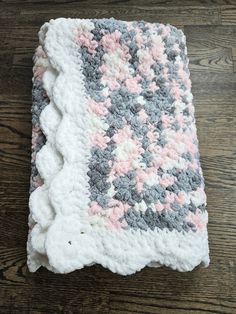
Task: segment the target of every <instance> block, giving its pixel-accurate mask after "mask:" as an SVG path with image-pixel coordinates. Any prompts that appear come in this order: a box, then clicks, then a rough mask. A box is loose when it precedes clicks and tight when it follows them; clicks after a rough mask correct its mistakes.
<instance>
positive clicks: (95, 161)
mask: <svg viewBox="0 0 236 314" xmlns="http://www.w3.org/2000/svg"><path fill="white" fill-rule="evenodd" d="M39 40H40V46H39V47H38V48H37V50H36V53H35V56H34V68H33V73H34V76H33V91H32V94H33V105H32V124H33V134H32V176H31V191H30V192H31V194H30V201H29V205H30V215H29V227H30V232H29V237H28V244H27V250H28V267H29V269H30V271H32V272H34V271H36V270H37V269H38V268H39V267H40V266H45V267H47V268H48V269H50V270H51V271H54V272H58V273H68V272H71V271H73V270H75V269H80V268H82V267H84V266H86V265H92V264H94V263H98V264H101V265H102V266H103V267H106V268H108V269H110V270H111V271H113V272H116V273H119V274H122V275H128V274H132V273H135V272H136V271H139V270H141V269H142V268H143V267H145V266H147V265H148V266H160V265H165V266H168V267H171V268H173V269H177V270H179V271H190V270H192V269H193V268H194V267H196V266H197V265H199V264H201V265H202V266H207V265H208V263H209V255H208V240H207V228H206V225H207V219H208V218H207V212H206V196H205V193H204V181H203V175H202V170H201V165H200V162H199V150H198V140H197V133H196V126H195V118H194V106H193V104H192V98H193V97H192V94H191V82H190V78H189V70H188V58H187V49H186V39H185V36H184V34H183V32H182V31H180V30H178V29H176V28H175V27H173V26H170V25H163V24H158V23H153V24H152V23H147V22H144V21H139V22H137V21H134V22H124V21H118V20H115V19H113V18H111V19H90V20H88V19H86V20H84V19H63V18H60V19H56V20H51V21H50V22H49V23H45V24H44V25H43V26H42V27H41V30H40V32H39Z"/></svg>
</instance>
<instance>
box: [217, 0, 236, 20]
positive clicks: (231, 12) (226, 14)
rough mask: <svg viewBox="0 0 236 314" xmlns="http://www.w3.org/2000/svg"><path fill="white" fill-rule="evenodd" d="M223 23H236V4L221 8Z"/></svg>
mask: <svg viewBox="0 0 236 314" xmlns="http://www.w3.org/2000/svg"><path fill="white" fill-rule="evenodd" d="M220 15H221V23H222V25H236V5H235V3H234V7H228V6H223V7H222V8H221V12H220Z"/></svg>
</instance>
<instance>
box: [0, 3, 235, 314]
mask: <svg viewBox="0 0 236 314" xmlns="http://www.w3.org/2000/svg"><path fill="white" fill-rule="evenodd" d="M61 16H64V17H80V18H94V17H96V18H101V17H111V16H113V17H115V18H119V19H123V20H132V19H144V20H146V21H150V22H154V21H155V22H162V23H171V24H173V25H175V26H177V27H180V28H182V29H183V30H184V32H185V34H186V36H187V45H188V53H189V58H190V70H191V79H192V83H193V94H194V99H195V105H196V119H197V126H198V136H199V141H200V152H201V161H202V166H203V171H204V175H205V181H206V192H207V196H208V211H209V240H210V254H211V265H210V267H209V268H208V269H197V270H195V271H193V272H191V273H178V272H175V271H172V270H169V269H166V268H161V269H151V268H146V269H144V270H143V271H141V272H140V273H137V274H136V275H133V276H129V277H121V276H118V275H115V274H113V273H111V272H109V271H108V270H104V269H103V268H102V267H100V266H93V267H91V268H86V269H83V270H80V271H76V272H74V273H71V274H68V275H55V274H52V273H50V272H49V271H47V270H46V269H40V270H39V271H38V272H37V273H35V274H30V273H29V272H28V270H27V267H26V252H25V243H26V238H27V216H28V204H27V203H28V189H29V176H30V145H31V114H30V106H31V77H32V72H31V68H32V61H31V58H32V55H33V52H34V49H35V47H36V46H37V42H38V39H37V32H38V30H39V27H40V26H41V25H42V23H44V22H45V21H48V20H49V19H51V18H56V17H61ZM0 230H1V231H0V274H1V275H0V313H3V314H7V313H20V314H24V313H34V314H36V313H37V314H38V313H49V314H50V313H66V314H67V313H68V314H69V313H91V314H93V313H102V314H103V313H104V314H105V313H111V314H114V313H117V314H119V313H124V314H128V313H129V314H130V313H143V314H148V313H150V314H151V313H152V314H153V313H157V314H172V313H173V314H191V313H195V314H200V313H204V314H207V313H209V314H210V313H211V314H212V313H222V314H223V313H225V314H226V313H228V314H235V313H236V1H235V0H225V1H224V0H212V1H207V0H205V1H204V0H202V1H197V0H193V1H186V0H177V1H172V0H166V1H165V0H130V1H129V0H120V1H119V0H103V1H99V0H92V1H86V0H83V1H82V0H81V1H78V2H76V1H63V0H58V1H43V0H41V1H29V0H28V1H20V0H19V1H17V0H15V1H14V0H3V1H0Z"/></svg>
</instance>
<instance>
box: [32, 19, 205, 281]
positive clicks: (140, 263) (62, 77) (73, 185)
mask: <svg viewBox="0 0 236 314" xmlns="http://www.w3.org/2000/svg"><path fill="white" fill-rule="evenodd" d="M93 27H94V25H93V23H92V22H90V20H81V19H63V18H60V19H57V20H51V21H50V22H49V23H46V24H44V25H43V26H42V28H41V31H40V33H39V37H40V42H41V44H42V46H43V48H44V51H45V53H46V55H47V57H48V60H49V64H50V67H48V69H47V71H46V73H45V74H44V76H43V83H44V88H45V90H46V92H47V94H48V96H49V98H50V104H49V105H48V106H47V107H46V108H45V109H44V110H43V111H42V113H41V117H40V123H41V127H42V130H43V132H44V134H45V135H46V138H47V142H46V145H45V146H44V147H43V148H42V149H41V151H40V152H39V153H38V154H37V159H36V165H37V168H38V170H39V172H40V175H41V176H42V178H43V179H44V185H43V186H41V187H38V188H37V189H36V190H35V191H34V192H33V193H32V194H31V197H30V211H31V213H30V216H31V217H32V218H33V220H34V222H35V225H34V227H33V229H32V231H31V232H30V234H29V238H28V245H27V250H28V267H29V269H30V271H36V270H37V268H39V267H40V266H45V267H47V268H48V269H50V270H52V271H54V272H58V273H68V272H71V271H73V270H75V269H80V268H83V267H84V266H86V265H92V264H94V263H98V264H101V265H103V266H104V267H106V268H109V269H110V270H111V271H113V272H116V273H119V274H122V275H128V274H132V273H134V272H136V271H139V270H141V269H142V268H143V267H145V266H147V265H149V266H155V267H156V266H159V265H165V266H168V267H171V268H173V269H177V270H179V271H190V270H192V269H193V268H194V267H196V266H197V265H199V264H202V265H203V266H207V265H208V264H209V249H208V239H207V230H204V231H201V232H193V231H189V232H178V231H176V230H173V231H169V230H167V229H164V230H159V229H155V230H154V231H152V230H150V229H149V230H148V231H142V230H132V229H129V230H123V229H122V230H119V231H110V230H108V229H106V228H105V227H101V226H98V225H92V224H91V221H90V219H89V216H88V203H89V184H88V176H87V172H88V161H89V157H90V141H89V135H90V134H91V133H92V132H94V124H93V123H92V122H91V121H92V115H91V114H89V113H88V111H87V108H86V91H85V87H84V78H83V74H82V61H81V58H80V55H79V52H78V47H77V45H76V44H75V42H74V36H75V33H74V31H75V30H76V29H78V28H82V29H84V30H86V29H88V30H91V29H92V28H93ZM202 215H203V218H204V219H205V221H206V222H207V213H205V214H202Z"/></svg>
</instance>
